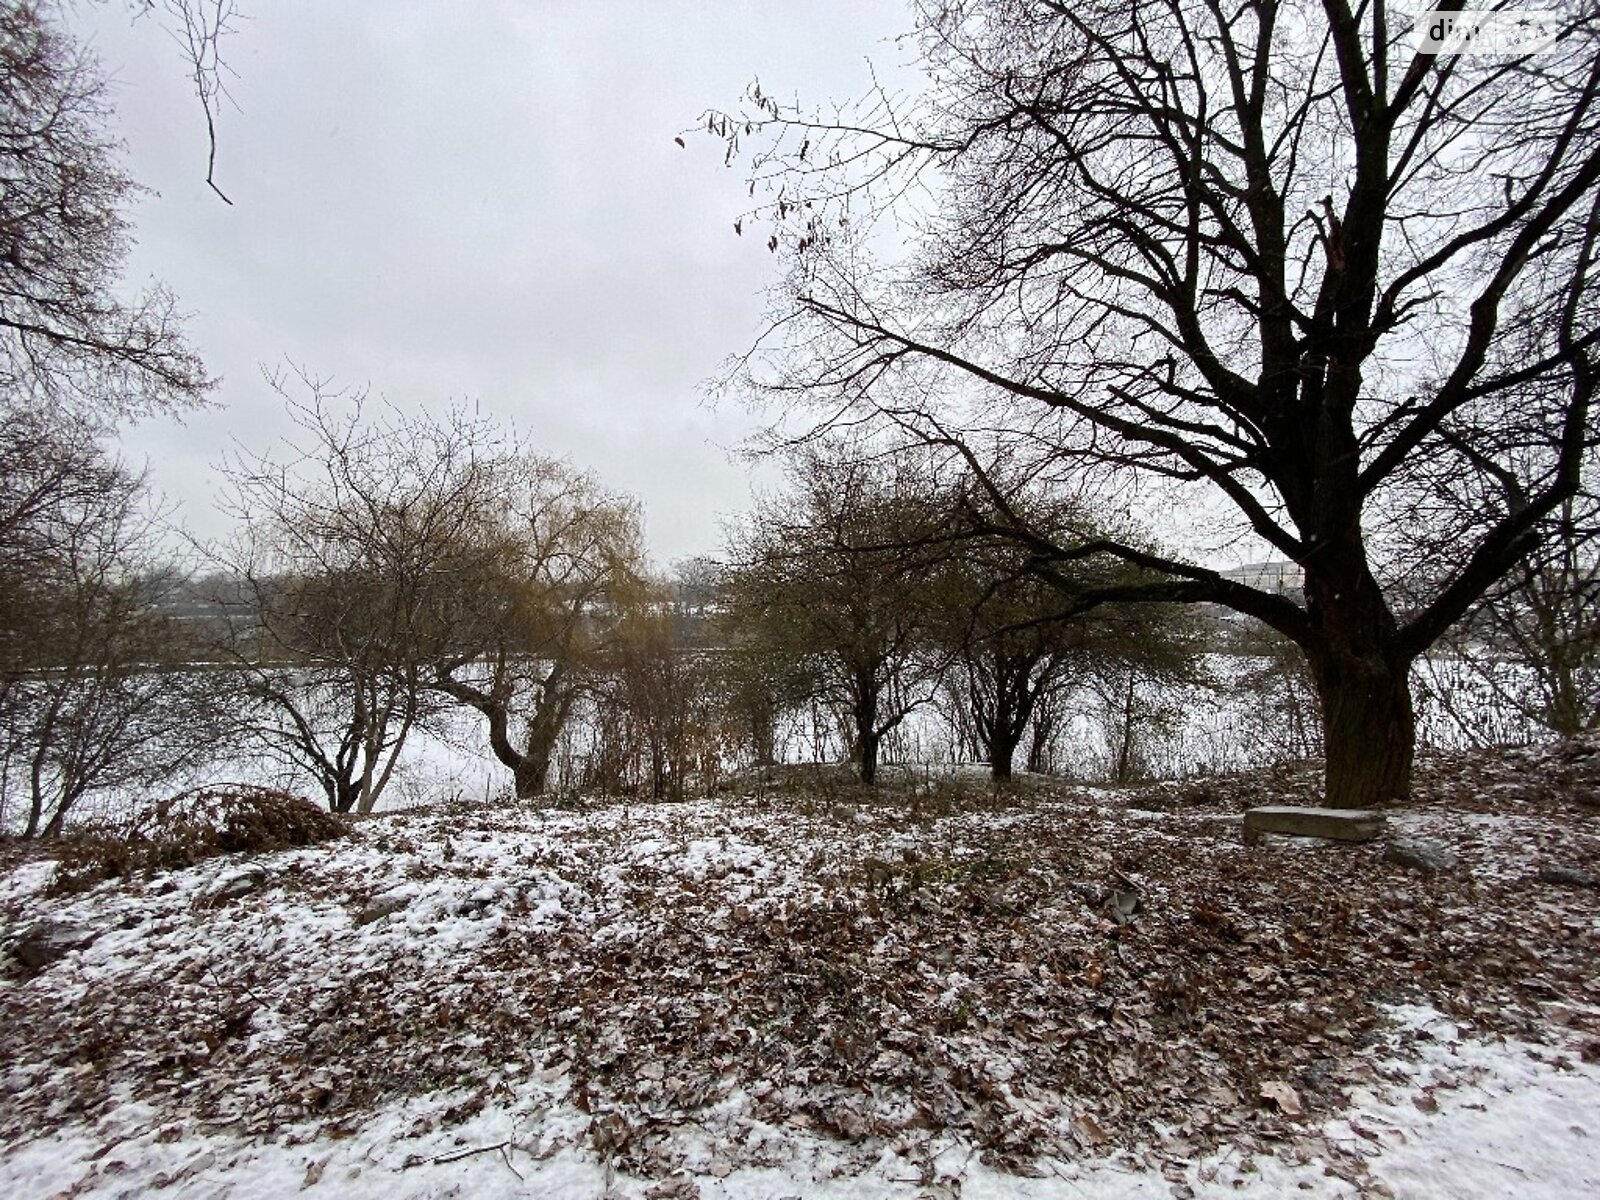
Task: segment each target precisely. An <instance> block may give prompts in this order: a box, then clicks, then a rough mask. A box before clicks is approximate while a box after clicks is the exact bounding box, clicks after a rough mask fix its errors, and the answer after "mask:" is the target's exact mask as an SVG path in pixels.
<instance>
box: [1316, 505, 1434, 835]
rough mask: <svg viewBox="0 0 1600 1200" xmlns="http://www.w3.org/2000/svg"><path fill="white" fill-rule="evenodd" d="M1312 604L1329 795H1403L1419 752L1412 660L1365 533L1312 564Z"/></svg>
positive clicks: (1359, 802)
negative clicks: (1373, 569) (1365, 547)
mask: <svg viewBox="0 0 1600 1200" xmlns="http://www.w3.org/2000/svg"><path fill="white" fill-rule="evenodd" d="M1338 551H1343V553H1338ZM1306 608H1307V612H1308V614H1309V615H1310V616H1311V618H1312V622H1311V629H1310V631H1309V637H1308V639H1307V641H1306V643H1305V645H1304V649H1305V652H1306V658H1307V660H1308V661H1309V663H1310V666H1311V674H1312V677H1313V678H1314V679H1315V680H1316V685H1317V696H1318V699H1319V701H1320V703H1321V707H1322V742H1323V753H1324V758H1325V762H1326V788H1325V796H1326V799H1325V802H1326V803H1327V804H1328V805H1329V806H1330V807H1332V808H1377V807H1381V806H1383V805H1385V804H1397V803H1401V802H1403V801H1404V800H1405V799H1406V797H1407V796H1408V795H1409V793H1410V791H1411V764H1412V759H1413V758H1414V757H1415V754H1416V719H1415V716H1414V715H1413V712H1412V708H1411V685H1410V674H1411V661H1410V659H1409V658H1408V657H1407V656H1406V655H1405V654H1403V653H1402V652H1401V650H1400V648H1399V630H1398V627H1397V625H1396V622H1395V619H1394V616H1393V614H1392V613H1391V612H1390V611H1389V606H1388V604H1387V602H1386V601H1385V600H1384V597H1383V593H1382V591H1381V590H1380V589H1379V588H1378V585H1377V583H1376V581H1375V580H1374V579H1373V578H1372V575H1371V573H1370V571H1369V570H1368V569H1367V565H1366V557H1365V553H1364V552H1363V551H1362V550H1361V547H1360V538H1359V534H1355V535H1353V536H1352V537H1350V539H1349V541H1348V543H1346V544H1339V543H1333V545H1332V546H1331V548H1330V552H1329V553H1328V554H1326V555H1324V556H1322V557H1321V559H1320V561H1318V562H1316V563H1315V564H1312V563H1308V564H1307V571H1306Z"/></svg>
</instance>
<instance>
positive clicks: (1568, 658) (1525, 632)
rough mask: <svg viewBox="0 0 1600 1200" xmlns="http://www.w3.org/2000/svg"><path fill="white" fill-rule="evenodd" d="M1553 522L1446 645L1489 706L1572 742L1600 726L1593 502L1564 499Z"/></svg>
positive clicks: (1599, 559) (1599, 595) (1598, 544)
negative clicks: (1547, 534) (1550, 530)
mask: <svg viewBox="0 0 1600 1200" xmlns="http://www.w3.org/2000/svg"><path fill="white" fill-rule="evenodd" d="M1552 524H1553V525H1554V527H1555V529H1554V532H1553V533H1552V534H1551V536H1550V537H1549V539H1548V540H1547V541H1546V542H1545V543H1544V545H1543V546H1541V547H1540V549H1539V550H1538V551H1537V552H1536V553H1534V554H1532V555H1530V556H1529V557H1528V558H1526V559H1524V560H1523V561H1522V562H1520V563H1518V564H1517V565H1516V567H1515V568H1513V569H1512V571H1511V572H1510V574H1508V575H1507V576H1506V578H1505V579H1504V580H1502V581H1501V583H1500V584H1499V585H1498V586H1497V587H1496V588H1495V589H1494V590H1493V591H1492V592H1491V594H1490V595H1489V596H1488V597H1487V598H1486V599H1485V602H1484V603H1483V604H1482V605H1481V606H1479V608H1478V609H1477V610H1476V611H1475V612H1474V613H1473V614H1472V616H1471V619H1470V620H1469V621H1468V622H1467V623H1465V624H1464V625H1463V627H1462V628H1461V631H1460V634H1461V636H1459V637H1452V638H1451V648H1452V649H1453V650H1454V651H1455V653H1456V655H1457V662H1458V664H1459V665H1461V666H1464V667H1465V668H1466V669H1467V670H1468V671H1469V672H1471V674H1472V675H1473V676H1474V677H1475V679H1476V680H1477V681H1478V682H1479V683H1480V684H1481V685H1483V687H1485V688H1486V689H1487V690H1488V692H1489V693H1490V695H1491V696H1492V697H1493V700H1494V701H1495V702H1497V703H1499V704H1501V705H1504V706H1505V707H1507V708H1509V709H1510V710H1511V711H1512V712H1513V713H1515V714H1516V715H1517V716H1518V717H1520V718H1521V719H1523V720H1526V721H1531V722H1533V723H1534V724H1535V725H1537V726H1538V727H1540V728H1542V729H1546V730H1549V731H1550V732H1551V733H1554V734H1557V735H1558V736H1561V737H1572V736H1574V735H1575V734H1579V733H1583V732H1586V731H1588V730H1592V729H1600V540H1597V539H1600V501H1597V500H1596V499H1595V498H1594V497H1593V496H1590V495H1587V494H1586V495H1584V496H1582V497H1580V498H1579V500H1577V501H1568V502H1567V503H1566V504H1564V505H1563V506H1562V509H1561V512H1560V514H1559V516H1558V518H1557V519H1556V520H1555V521H1553V522H1552Z"/></svg>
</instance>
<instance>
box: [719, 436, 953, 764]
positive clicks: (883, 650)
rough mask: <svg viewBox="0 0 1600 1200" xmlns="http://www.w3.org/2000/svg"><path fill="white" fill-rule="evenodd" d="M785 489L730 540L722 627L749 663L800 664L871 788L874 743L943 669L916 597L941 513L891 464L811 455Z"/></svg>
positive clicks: (802, 454) (800, 454) (925, 695)
mask: <svg viewBox="0 0 1600 1200" xmlns="http://www.w3.org/2000/svg"><path fill="white" fill-rule="evenodd" d="M789 481H790V488H791V490H790V492H789V493H788V494H786V495H782V496H779V497H777V498H776V499H773V500H771V501H769V502H767V503H766V504H764V505H762V506H761V507H760V508H759V509H758V510H757V511H756V513H755V514H754V515H753V516H752V517H751V518H750V519H749V520H747V521H746V522H744V523H743V524H742V525H739V526H736V527H735V528H734V529H733V531H732V534H731V546H730V558H731V560H732V566H731V567H730V570H729V576H728V585H727V597H728V605H729V608H730V612H729V619H730V620H731V622H732V624H733V627H734V628H735V629H737V630H739V631H740V632H741V633H742V635H743V637H744V640H745V645H746V646H747V647H752V648H759V649H758V650H757V651H756V652H757V653H758V654H760V655H762V656H769V657H771V658H776V659H779V660H785V659H786V660H789V661H792V662H806V663H809V664H811V667H812V674H813V677H814V678H815V679H816V681H817V683H818V685H819V687H820V689H821V692H822V694H823V695H824V696H825V697H826V698H827V699H828V700H829V702H830V703H831V704H832V705H833V707H834V709H835V711H836V712H837V713H839V714H840V715H841V717H842V719H843V721H844V724H845V728H846V730H847V732H848V735H849V740H850V742H851V750H852V753H853V756H854V758H855V761H856V763H857V764H858V767H859V770H860V775H861V781H862V782H863V783H864V784H866V785H868V786H871V785H872V784H873V783H875V782H876V779H877V768H878V750H879V746H880V744H881V742H882V740H883V738H884V736H885V735H886V734H887V733H889V732H890V731H891V730H893V729H895V728H896V727H897V726H899V725H900V723H901V722H902V721H904V720H905V719H906V717H907V716H909V715H910V714H911V713H912V712H913V711H915V710H916V709H917V708H918V707H920V706H921V705H923V704H925V703H927V702H928V701H929V700H931V699H932V697H933V693H934V691H935V689H936V685H937V680H938V677H939V675H940V673H941V670H942V667H943V665H944V664H943V662H942V661H930V660H929V659H928V657H927V655H926V654H925V650H926V642H925V633H926V630H927V625H928V622H929V616H928V610H927V607H926V605H924V604H923V603H922V599H923V594H924V591H925V587H926V584H925V582H924V576H925V575H926V573H927V572H928V571H930V570H931V569H932V567H933V565H934V564H935V563H936V562H937V556H938V551H937V550H936V549H933V548H932V547H934V545H935V543H936V542H937V541H938V540H939V538H940V537H941V534H942V533H947V523H948V519H949V516H948V509H947V508H943V507H941V506H940V505H939V504H938V503H937V502H936V501H934V500H932V499H931V498H930V496H931V493H930V487H931V486H932V485H931V483H930V478H929V476H928V474H927V473H926V471H925V470H924V469H923V464H921V463H917V462H913V461H912V460H911V459H909V458H907V457H904V456H900V455H893V454H886V455H873V456H866V455H864V454H863V453H859V452H857V451H855V450H851V449H849V448H846V447H842V446H838V445H835V446H827V447H811V448H808V449H805V450H801V451H796V452H795V453H794V454H793V455H792V457H791V459H790V462H789Z"/></svg>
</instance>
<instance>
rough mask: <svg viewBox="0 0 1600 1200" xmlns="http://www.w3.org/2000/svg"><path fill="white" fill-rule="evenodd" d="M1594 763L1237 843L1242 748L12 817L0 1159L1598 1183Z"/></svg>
mask: <svg viewBox="0 0 1600 1200" xmlns="http://www.w3.org/2000/svg"><path fill="white" fill-rule="evenodd" d="M1597 778H1600V754H1597V753H1596V747H1595V745H1594V744H1593V743H1577V744H1574V745H1570V746H1568V747H1565V748H1552V749H1535V750H1523V751H1511V752H1501V753H1496V754H1491V755H1476V756H1454V757H1450V758H1444V759H1437V760H1433V761H1430V762H1425V763H1424V764H1423V765H1422V768H1421V773H1420V776H1419V781H1418V788H1417V794H1418V797H1419V799H1418V801H1417V803H1416V804H1415V805H1414V806H1412V807H1411V808H1409V809H1407V810H1405V811H1403V812H1398V813H1395V814H1392V815H1391V818H1390V827H1391V835H1390V837H1389V838H1388V839H1386V840H1385V841H1380V842H1377V843H1372V844H1367V845H1359V846H1326V845H1322V844H1309V843H1305V842H1294V841H1269V842H1268V843H1266V844H1264V845H1261V846H1256V847H1246V846H1244V845H1243V844H1242V843H1241V839H1240V836H1239V824H1238V812H1239V809H1240V807H1241V806H1242V805H1243V804H1246V803H1255V802H1261V801H1265V800H1269V799H1273V798H1276V797H1277V796H1279V795H1288V796H1290V797H1293V795H1294V794H1295V789H1296V788H1297V787H1299V786H1301V785H1302V784H1303V781H1296V780H1295V779H1293V778H1280V777H1269V776H1265V775H1259V776H1250V777H1237V778H1232V779H1228V780H1218V781H1212V782H1208V783H1206V784H1203V785H1195V784H1186V785H1183V786H1182V787H1177V786H1172V785H1167V786H1157V787H1152V788H1147V789H1137V790H1131V791H1115V792H1114V791H1096V790H1089V789H1076V788H1069V787H1066V786H1064V785H1059V784H1057V783H1054V782H1052V781H1048V780H1042V779H1030V780H1026V781H1024V783H1023V785H1022V786H1020V787H1019V788H1018V789H1016V790H1015V791H1013V792H1009V793H1006V794H1004V795H1001V796H998V797H997V796H995V795H994V794H993V793H991V792H990V791H989V790H988V789H987V788H986V787H985V786H984V785H982V784H981V783H979V782H977V781H975V780H971V779H962V778H953V779H948V780H941V779H934V778H931V777H923V778H921V779H920V780H918V779H902V780H901V781H900V782H898V783H896V784H894V785H892V786H890V787H889V788H887V789H885V791H884V794H882V795H880V796H876V797H867V796H865V795H863V793H861V792H860V791H859V790H857V789H854V788H852V787H849V786H845V785H842V784H840V783H839V782H837V781H832V782H830V781H827V780H825V779H823V778H821V777H819V778H818V779H817V781H816V782H814V783H808V782H806V781H805V779H804V777H803V776H797V777H794V778H788V779H785V780H783V781H780V782H779V783H776V784H774V783H771V782H767V783H761V782H756V781H752V782H750V784H749V785H748V786H746V787H743V788H735V789H733V790H731V791H730V792H728V793H727V794H726V795H725V796H721V797H718V798H716V799H714V800H707V801H701V802H696V803H689V804H681V805H641V804H620V803H619V804H595V805H594V806H592V807H590V808H588V809H586V810H585V811H581V812H559V811H539V810H533V809H524V808H503V809H493V808H486V807H481V806H478V807H457V808H452V809H447V810H433V811H423V812H410V813H404V814H398V815H394V816H387V817H377V818H373V819H369V820H366V821H362V822H359V823H357V824H354V825H353V826H351V827H350V829H349V832H348V835H347V836H343V837H339V838H335V839H334V840H330V841H326V842H323V843H321V844H318V845H312V846H304V847H300V848H294V849H288V850H283V851H278V852H273V853H263V854H252V855H240V854H231V855H218V856H213V857H209V858H206V859H205V860H204V861H201V862H199V863H197V864H195V865H193V866H189V867H187V868H184V869H178V870H167V871H161V872H154V873H148V874H135V875H133V876H131V877H127V878H116V879H111V880H107V881H104V882H100V883H94V884H91V885H90V886H87V888H86V890H81V891H74V890H73V889H72V888H70V887H64V886H62V885H63V881H64V879H65V877H64V876H61V877H58V868H57V866H56V864H55V863H54V862H52V861H49V860H44V859H37V858H30V857H28V856H27V855H24V854H23V853H22V852H21V851H20V850H19V849H18V848H15V847H13V848H11V849H10V850H8V851H7V854H8V856H9V857H8V858H7V860H6V866H5V867H4V868H0V872H3V874H0V913H3V916H0V943H3V944H4V945H5V946H6V947H7V950H8V953H7V956H6V960H7V961H6V975H5V977H4V980H3V982H0V1047H3V1055H0V1064H3V1065H0V1093H3V1099H0V1193H3V1194H5V1195H7V1196H11V1197H32V1196H39V1197H44V1196H54V1195H65V1194H71V1195H90V1196H107V1197H111V1196H142V1195H146V1194H154V1193H157V1192H162V1193H164V1194H168V1195H173V1196H194V1197H200V1196H207V1197H209V1196H221V1195H229V1196H234V1197H250V1196H278V1195H285V1194H291V1193H296V1192H298V1191H300V1190H301V1189H304V1190H306V1191H307V1192H308V1194H311V1195H317V1194H322V1195H328V1196H369V1195H370V1196H373V1197H383V1198H384V1200H395V1198H396V1197H424V1196H445V1195H462V1196H467V1195H471V1196H474V1197H478V1196H488V1197H493V1196H507V1197H510V1196H540V1197H566V1196H571V1197H579V1196H599V1195H602V1194H612V1195H618V1196H637V1197H644V1196H650V1197H677V1196H696V1195H698V1196H703V1197H739V1198H744V1197H751V1198H754V1197H781V1196H796V1195H804V1196H813V1195H816V1196H840V1197H843V1196H905V1197H915V1196H932V1197H948V1196H957V1195H961V1196H967V1197H977V1196H985V1197H1012V1196H1016V1197H1022V1196H1055V1195H1073V1196H1091V1197H1108V1198H1109V1197H1127V1196H1171V1195H1177V1196H1190V1195H1193V1196H1222V1195H1227V1196H1237V1195H1247V1196H1250V1195H1254V1196H1269V1195H1280V1194H1283V1193H1284V1192H1287V1191H1297V1192H1303V1193H1304V1194H1307V1195H1313V1196H1339V1195H1357V1194H1366V1195H1396V1196H1418V1197H1444V1196H1452V1197H1456V1196H1472V1195H1483V1196H1495V1195H1504V1194H1508V1193H1512V1192H1514V1193H1515V1194H1517V1195H1519V1196H1567V1195H1575V1194H1582V1193H1590V1194H1593V1193H1597V1192H1600V1122H1597V1121H1596V1120H1595V1118H1594V1115H1593V1114H1594V1113H1595V1112H1597V1111H1600V1063H1597V1061H1596V1060H1597V1059H1600V975H1597V972H1596V970H1595V963H1596V962H1597V961H1600V954H1597V951H1600V886H1597V885H1600V827H1597V825H1596V820H1597V813H1600V809H1597V808H1595V807H1592V805H1593V804H1594V803H1595V802H1596V801H1597V799H1600V796H1597V790H1596V782H1597ZM52 938H53V939H54V941H53V942H52ZM29 947H32V948H33V949H32V950H30V949H29ZM19 954H20V956H21V957H20V958H19ZM24 960H26V961H24ZM1066 1181H1071V1186H1068V1184H1067V1183H1066Z"/></svg>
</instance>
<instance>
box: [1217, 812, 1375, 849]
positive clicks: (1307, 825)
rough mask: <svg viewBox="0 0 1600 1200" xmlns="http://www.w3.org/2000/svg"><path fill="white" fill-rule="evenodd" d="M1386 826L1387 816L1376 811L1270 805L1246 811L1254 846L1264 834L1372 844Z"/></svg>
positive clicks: (1246, 825)
mask: <svg viewBox="0 0 1600 1200" xmlns="http://www.w3.org/2000/svg"><path fill="white" fill-rule="evenodd" d="M1383 826H1384V816H1383V814H1382V813H1381V812H1377V811H1375V810H1373V809H1366V808H1310V807H1302V806H1300V805H1292V804H1275V805H1272V804H1269V805H1263V806H1261V807H1259V808H1252V809H1249V810H1247V811H1246V812H1245V814H1244V840H1245V842H1246V843H1252V844H1253V843H1255V842H1257V841H1259V840H1260V839H1261V835H1262V834H1263V833H1285V834H1289V835H1291V836H1293V837H1315V838H1331V839H1332V840H1334V841H1339V842H1370V841H1372V840H1373V839H1374V838H1376V837H1378V836H1379V835H1380V834H1381V833H1382V832H1383Z"/></svg>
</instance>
